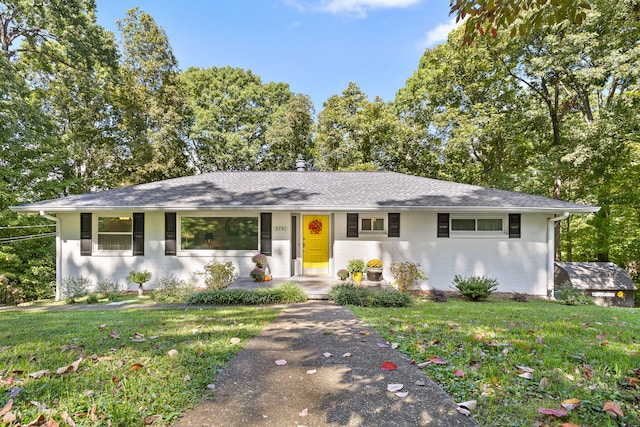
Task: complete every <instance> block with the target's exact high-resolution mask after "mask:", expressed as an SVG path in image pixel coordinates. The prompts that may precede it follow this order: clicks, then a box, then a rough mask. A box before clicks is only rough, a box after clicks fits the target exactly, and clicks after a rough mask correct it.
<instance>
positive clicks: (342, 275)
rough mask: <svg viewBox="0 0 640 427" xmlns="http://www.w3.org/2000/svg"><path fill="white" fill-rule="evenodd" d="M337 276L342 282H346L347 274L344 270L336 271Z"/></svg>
mask: <svg viewBox="0 0 640 427" xmlns="http://www.w3.org/2000/svg"><path fill="white" fill-rule="evenodd" d="M337 274H338V279H340V280H342V281H344V280H347V279H348V278H349V272H348V271H347V270H346V269H344V268H341V269H340V270H338V273H337Z"/></svg>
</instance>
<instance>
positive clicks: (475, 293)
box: [453, 274, 498, 301]
mask: <svg viewBox="0 0 640 427" xmlns="http://www.w3.org/2000/svg"><path fill="white" fill-rule="evenodd" d="M453 284H454V285H455V288H456V289H457V290H458V291H460V293H461V294H462V296H464V297H466V298H469V299H470V300H473V301H478V300H481V299H486V298H489V296H490V295H491V294H492V293H493V292H495V290H496V289H498V281H497V280H496V279H492V278H489V277H485V276H465V277H463V276H459V275H457V274H456V276H455V277H454V278H453Z"/></svg>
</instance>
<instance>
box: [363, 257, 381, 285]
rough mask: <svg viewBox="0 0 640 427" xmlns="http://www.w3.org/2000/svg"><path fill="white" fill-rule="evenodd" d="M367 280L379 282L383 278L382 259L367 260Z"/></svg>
mask: <svg viewBox="0 0 640 427" xmlns="http://www.w3.org/2000/svg"><path fill="white" fill-rule="evenodd" d="M366 271H367V280H368V281H370V282H379V281H381V280H382V260H380V259H378V258H373V259H370V260H369V261H367V268H366Z"/></svg>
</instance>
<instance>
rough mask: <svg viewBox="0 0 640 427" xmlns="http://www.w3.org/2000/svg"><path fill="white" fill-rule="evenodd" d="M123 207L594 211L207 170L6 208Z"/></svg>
mask: <svg viewBox="0 0 640 427" xmlns="http://www.w3.org/2000/svg"><path fill="white" fill-rule="evenodd" d="M123 208H124V209H131V208H133V209H140V210H152V209H171V210H193V209H228V208H231V209H253V210H255V209H269V210H298V211H301V210H308V211H311V210H313V211H324V210H332V211H347V210H360V211H362V210H373V209H380V208H383V209H399V210H401V209H427V210H446V211H461V210H474V211H498V210H500V211H503V210H512V211H519V212H527V211H545V212H558V211H568V212H594V211H597V209H598V208H594V207H592V206H585V205H578V204H574V203H568V202H563V201H560V200H554V199H550V198H545V197H539V196H533V195H529V194H523V193H515V192H511V191H503V190H495V189H489V188H483V187H477V186H473V185H466V184H458V183H454V182H448V181H440V180H436V179H430V178H423V177H417V176H411V175H404V174H399V173H395V172H212V173H207V174H203V175H195V176H189V177H183V178H175V179H169V180H165V181H158V182H151V183H148V184H141V185H135V186H131V187H126V188H119V189H115V190H108V191H101V192H94V193H86V194H80V195H76V196H69V197H64V198H60V199H54V200H45V201H42V202H36V203H31V204H27V205H21V206H15V207H12V209H14V210H16V211H25V212H38V211H41V210H44V211H46V212H63V211H80V210H102V209H104V210H115V209H123Z"/></svg>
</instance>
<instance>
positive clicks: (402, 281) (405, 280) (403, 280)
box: [390, 261, 427, 292]
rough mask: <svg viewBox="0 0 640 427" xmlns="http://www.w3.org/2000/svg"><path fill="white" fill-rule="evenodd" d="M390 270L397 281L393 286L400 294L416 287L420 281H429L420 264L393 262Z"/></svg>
mask: <svg viewBox="0 0 640 427" xmlns="http://www.w3.org/2000/svg"><path fill="white" fill-rule="evenodd" d="M390 268H391V274H392V275H393V278H394V279H395V281H394V282H393V284H394V286H395V287H396V288H398V290H399V291H400V292H406V291H407V290H408V289H409V288H411V287H413V286H416V285H417V284H418V281H420V280H427V277H426V276H425V275H424V273H423V272H422V270H421V269H420V264H417V263H414V262H411V261H404V262H393V263H391V267H390Z"/></svg>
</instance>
